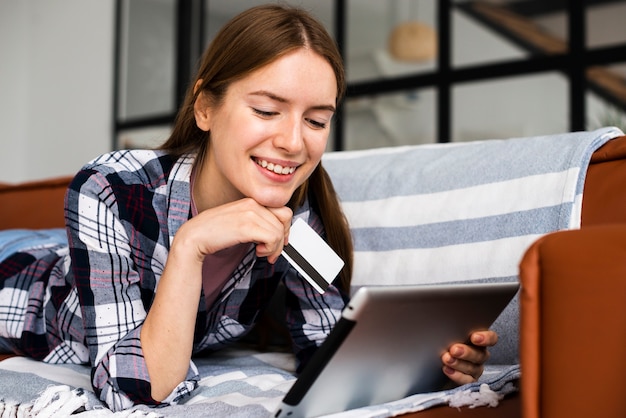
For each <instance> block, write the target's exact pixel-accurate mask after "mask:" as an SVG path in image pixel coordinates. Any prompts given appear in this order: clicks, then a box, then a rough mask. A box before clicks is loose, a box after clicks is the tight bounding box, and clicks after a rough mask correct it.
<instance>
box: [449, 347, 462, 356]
mask: <svg viewBox="0 0 626 418" xmlns="http://www.w3.org/2000/svg"><path fill="white" fill-rule="evenodd" d="M452 351H453V352H452V355H453V356H454V357H459V356H462V355H463V348H461V347H454V349H453V350H452Z"/></svg>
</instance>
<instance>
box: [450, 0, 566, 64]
mask: <svg viewBox="0 0 626 418" xmlns="http://www.w3.org/2000/svg"><path fill="white" fill-rule="evenodd" d="M454 3H455V7H454V10H453V14H452V27H453V31H452V63H453V66H457V67H458V66H466V65H477V64H487V63H493V62H498V61H510V60H515V59H524V58H527V57H529V56H530V55H532V54H535V53H537V54H552V53H563V52H566V51H567V14H566V12H565V9H564V6H563V4H564V3H563V2H555V1H554V0H552V1H542V2H515V1H513V2H501V1H493V0H492V1H466V0H458V1H455V2H454Z"/></svg>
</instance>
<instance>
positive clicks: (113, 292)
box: [66, 170, 199, 410]
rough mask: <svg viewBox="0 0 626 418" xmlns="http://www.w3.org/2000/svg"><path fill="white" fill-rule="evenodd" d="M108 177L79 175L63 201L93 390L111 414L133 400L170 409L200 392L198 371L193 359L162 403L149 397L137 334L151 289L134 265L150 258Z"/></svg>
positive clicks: (149, 391) (89, 172)
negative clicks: (124, 216)
mask: <svg viewBox="0 0 626 418" xmlns="http://www.w3.org/2000/svg"><path fill="white" fill-rule="evenodd" d="M112 175H114V174H110V175H109V176H112ZM109 179H110V177H108V176H105V175H103V174H102V173H100V172H97V171H94V170H83V171H81V172H79V173H78V175H77V176H76V177H75V179H74V181H73V182H72V184H71V185H70V188H69V190H68V194H67V197H66V223H67V229H68V237H69V247H70V256H71V259H72V267H71V274H72V275H73V278H74V281H75V285H76V288H77V290H78V295H79V300H80V305H81V313H82V316H83V322H84V327H85V343H86V345H87V347H88V349H89V355H90V361H91V364H92V373H91V376H92V384H93V388H94V390H95V392H96V393H97V394H98V395H99V397H100V399H101V400H102V401H104V402H105V403H106V404H107V405H108V406H109V408H111V409H112V410H122V409H126V408H129V407H131V406H132V405H134V404H137V403H141V404H148V405H157V404H168V403H170V404H175V403H178V402H179V401H180V400H181V399H182V398H183V397H185V396H186V395H188V394H190V392H191V391H193V390H194V389H195V388H196V387H197V384H198V380H199V376H198V371H197V369H196V367H195V365H194V364H193V362H191V360H190V366H189V370H188V372H187V378H186V380H185V381H183V382H181V383H180V384H179V385H178V386H177V387H176V388H175V390H174V391H173V392H172V393H171V394H170V396H169V397H168V398H167V399H166V400H165V401H163V402H157V401H155V400H154V399H153V398H152V397H151V385H150V378H149V375H148V370H147V367H146V363H145V360H144V357H143V352H142V348H141V341H140V334H141V328H142V324H143V322H144V320H145V318H146V305H145V304H144V300H143V299H142V296H143V298H146V299H147V300H149V301H150V302H151V300H152V297H153V294H154V289H146V288H143V287H142V285H141V275H140V273H139V272H138V271H137V269H136V265H137V264H136V262H137V260H138V259H140V260H141V262H142V263H143V264H145V263H146V262H149V259H150V257H151V256H152V255H151V254H146V251H145V249H144V248H137V246H138V245H137V242H139V241H137V240H136V239H133V240H131V237H132V236H133V234H137V233H138V232H137V231H136V230H135V229H134V228H133V226H132V223H131V222H128V220H126V219H123V217H122V216H120V207H123V206H124V205H125V204H126V203H127V202H123V201H120V198H119V196H116V193H115V191H114V188H113V187H112V186H111V183H110V180H109ZM133 238H135V237H133Z"/></svg>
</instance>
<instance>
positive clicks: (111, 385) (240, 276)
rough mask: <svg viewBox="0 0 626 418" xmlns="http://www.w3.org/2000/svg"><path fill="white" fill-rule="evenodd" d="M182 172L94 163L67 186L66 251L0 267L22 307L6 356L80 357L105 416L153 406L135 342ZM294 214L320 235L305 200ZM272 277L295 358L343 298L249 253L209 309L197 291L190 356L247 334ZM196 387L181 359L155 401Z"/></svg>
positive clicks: (185, 197)
mask: <svg viewBox="0 0 626 418" xmlns="http://www.w3.org/2000/svg"><path fill="white" fill-rule="evenodd" d="M192 164H193V156H191V155H187V156H183V157H181V158H180V159H178V160H174V159H172V158H171V157H170V156H169V155H167V154H165V153H162V152H158V151H145V150H133V151H116V152H113V153H109V154H105V155H103V156H101V157H99V158H97V159H95V160H94V161H92V162H91V163H89V164H87V165H86V166H85V167H83V169H82V170H81V171H80V172H79V173H78V174H77V175H76V177H75V179H74V181H73V182H72V184H71V185H70V188H69V190H68V194H67V198H66V223H67V232H68V237H69V253H68V252H67V251H66V252H65V253H63V251H62V250H61V252H58V251H56V252H55V251H48V252H47V253H45V254H43V255H42V254H37V253H35V254H33V252H31V251H23V252H20V253H19V254H16V255H13V256H11V257H9V258H7V259H6V260H4V261H3V262H1V263H0V283H1V284H0V294H3V295H14V300H8V301H7V300H6V298H8V299H11V297H12V296H7V297H6V298H5V297H0V303H1V304H2V305H3V306H7V305H10V306H13V305H15V306H28V309H34V311H33V319H32V320H29V321H24V322H23V329H22V330H21V332H20V330H16V331H15V332H13V333H12V334H7V335H5V337H10V339H9V341H10V342H11V343H12V344H15V346H16V350H17V351H20V352H24V353H27V354H28V355H31V356H33V357H35V358H40V359H44V360H46V361H51V362H67V361H73V362H86V361H90V362H91V364H92V383H93V386H94V390H95V391H96V393H97V394H98V395H99V397H100V399H102V400H103V401H104V402H106V403H107V405H108V406H109V407H110V408H111V409H113V410H120V409H125V408H128V407H130V406H132V405H133V404H135V403H145V404H156V403H157V402H156V401H154V400H153V399H152V398H151V396H150V381H149V380H150V379H149V377H148V371H147V368H146V365H145V361H144V359H143V354H142V350H141V344H140V339H139V336H140V333H141V327H142V324H143V321H144V319H145V317H146V313H147V311H148V310H149V309H150V305H151V303H152V301H153V298H154V294H155V289H156V287H157V283H158V280H159V278H160V276H161V274H162V272H163V269H164V266H165V262H166V260H167V255H168V250H169V246H170V243H171V242H172V239H173V237H174V235H175V233H176V231H177V230H178V229H179V228H180V226H181V225H182V224H183V223H184V222H185V221H186V220H188V219H189V217H190V213H191V210H190V202H191V200H190V187H189V179H190V175H191V167H192ZM294 217H296V218H297V217H302V218H304V219H305V220H307V221H308V222H309V224H310V225H311V226H312V227H313V228H314V229H316V231H318V233H320V234H323V226H322V224H321V222H320V220H319V218H318V216H317V215H316V214H315V213H314V212H313V211H311V210H310V209H309V207H308V204H306V205H305V206H304V207H302V208H299V209H298V210H297V211H296V213H295V215H294ZM70 259H71V263H70V262H69V260H70ZM281 281H282V282H283V283H284V284H285V285H286V286H285V287H286V289H287V297H286V304H287V323H288V326H289V328H290V331H291V335H292V338H293V341H294V347H295V350H296V355H297V356H298V359H299V360H300V361H301V362H305V361H306V360H307V359H308V358H309V357H310V355H311V353H312V351H314V350H315V348H316V347H317V346H319V344H321V342H322V341H323V340H324V339H325V338H326V336H327V335H328V332H329V331H330V329H331V328H332V327H333V325H334V324H335V322H336V321H337V319H338V317H339V315H340V312H341V309H343V307H344V304H345V300H344V298H343V297H342V295H341V294H340V293H339V291H338V290H337V289H336V288H335V287H334V286H331V287H330V288H329V290H328V291H327V292H326V293H325V294H324V295H320V294H318V293H317V292H316V291H314V290H313V289H312V288H311V287H310V286H309V285H308V284H307V283H306V282H305V281H304V279H302V278H301V277H300V276H299V274H298V273H297V272H296V271H295V270H294V269H293V268H291V266H290V265H289V264H288V263H287V262H286V260H284V259H283V258H280V259H279V261H278V262H277V263H275V264H274V265H271V264H269V263H268V262H267V261H266V259H265V258H257V257H256V255H255V252H254V249H253V247H252V249H251V250H250V252H249V253H248V254H247V255H246V256H245V257H244V260H243V261H242V263H241V264H240V265H239V266H238V267H237V268H236V269H235V271H234V273H233V274H232V277H231V278H230V279H229V280H228V281H227V283H226V285H225V286H224V288H223V290H222V292H221V293H220V295H219V296H218V298H217V300H216V302H215V303H214V304H213V306H211V307H207V306H206V304H205V299H204V295H201V297H200V300H199V301H198V314H197V320H196V326H195V329H196V333H195V338H194V352H195V353H199V352H202V351H207V350H216V349H219V348H221V347H223V346H225V345H227V344H228V343H231V342H232V341H234V340H236V339H238V338H239V337H241V336H242V335H244V334H245V333H247V332H248V331H249V330H250V329H251V328H252V326H253V325H254V324H255V322H256V320H257V317H258V314H259V311H260V310H262V309H263V308H264V307H265V306H266V305H267V303H268V302H269V300H270V298H271V296H272V295H273V293H274V291H275V289H276V287H277V286H278V284H279V282H281ZM52 284H55V285H56V287H55V288H54V289H50V286H51V285H52ZM35 289H37V291H33V290H35ZM0 308H1V307H0ZM16 309H18V308H16ZM50 318H52V319H50ZM16 323H18V324H20V321H19V320H18V321H16ZM14 328H15V327H14ZM17 328H19V325H17ZM0 330H2V328H0ZM0 335H1V334H0ZM198 380H199V376H198V372H197V368H196V366H195V365H194V363H193V361H191V362H190V365H189V370H188V373H187V378H186V380H185V381H183V382H181V383H180V384H179V386H178V387H177V388H176V389H175V390H174V391H173V392H172V393H171V395H170V396H169V397H168V398H167V399H166V400H165V401H164V402H163V403H165V404H175V403H178V402H179V401H180V400H181V399H182V398H184V397H186V396H187V395H189V394H190V393H191V392H192V391H193V390H194V389H195V388H196V387H197V385H198Z"/></svg>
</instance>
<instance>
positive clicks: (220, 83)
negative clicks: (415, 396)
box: [0, 5, 497, 410]
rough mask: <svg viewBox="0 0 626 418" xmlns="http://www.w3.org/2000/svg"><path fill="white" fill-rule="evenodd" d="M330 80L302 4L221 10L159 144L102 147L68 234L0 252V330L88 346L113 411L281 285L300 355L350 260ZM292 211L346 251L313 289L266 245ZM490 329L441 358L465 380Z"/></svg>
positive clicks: (328, 46) (8, 340)
mask: <svg viewBox="0 0 626 418" xmlns="http://www.w3.org/2000/svg"><path fill="white" fill-rule="evenodd" d="M344 90H345V81H344V74H343V67H342V63H341V58H340V55H339V53H338V51H337V48H336V46H335V43H334V41H333V40H332V38H331V37H330V36H329V35H328V33H327V32H326V30H325V29H324V27H323V26H322V25H321V24H320V23H319V22H318V21H317V20H315V19H314V18H313V17H312V16H311V15H309V14H308V13H306V12H304V11H302V10H300V9H296V8H290V7H283V6H277V5H268V6H260V7H256V8H252V9H249V10H247V11H245V12H243V13H242V14H240V15H239V16H237V17H235V18H234V19H233V20H232V21H231V22H229V23H228V24H227V25H226V26H225V27H224V28H223V29H222V31H221V32H220V33H219V34H218V35H217V37H216V38H215V40H214V41H213V42H212V43H211V45H210V46H209V48H208V49H207V51H206V53H205V55H204V57H203V59H202V62H201V65H200V69H199V71H198V74H197V75H196V77H195V79H194V80H193V82H192V83H191V85H190V89H189V91H188V92H187V95H186V98H185V101H184V103H183V105H182V107H181V109H180V111H179V113H178V116H177V119H176V122H175V126H174V129H173V131H172V134H171V136H170V138H169V139H168V140H167V141H166V142H165V144H163V146H162V147H160V149H158V150H132V151H116V152H112V153H109V154H105V155H102V156H100V157H98V158H96V159H94V160H93V161H91V162H89V163H88V164H86V165H85V166H84V167H83V168H82V169H81V170H80V171H79V172H78V174H77V175H76V176H75V177H74V179H73V181H72V183H71V185H70V187H69V190H68V193H67V197H66V200H65V219H66V230H67V237H68V239H69V242H68V246H63V245H55V246H54V247H42V246H34V247H32V248H27V249H24V250H23V251H20V252H19V253H17V254H12V255H10V256H9V257H8V258H7V259H6V260H5V261H3V262H0V281H1V282H2V283H3V288H2V289H0V300H2V301H3V303H6V305H7V306H10V308H11V309H9V310H8V312H0V340H1V342H2V343H3V344H1V345H0V347H8V348H10V349H11V350H12V351H14V352H18V353H23V354H27V355H29V356H31V357H33V358H36V359H40V360H43V361H47V362H55V363H62V362H75V363H87V362H89V363H90V364H91V367H92V372H91V377H92V384H93V387H94V391H95V392H96V394H97V395H98V396H99V397H100V399H101V400H102V401H104V402H105V403H107V404H108V405H109V407H110V408H111V409H114V410H119V409H125V408H128V407H131V406H132V405H134V404H138V403H140V404H149V405H162V404H176V403H178V402H180V401H181V400H183V399H184V398H185V397H187V396H188V395H190V393H191V392H192V391H193V390H194V389H195V388H196V387H197V386H198V381H199V380H200V376H199V374H198V369H197V367H196V365H195V363H194V360H193V356H194V354H197V353H200V352H206V351H214V350H218V349H221V348H223V347H225V346H227V345H228V344H230V343H232V342H233V341H236V340H237V339H239V338H240V337H242V336H244V335H245V334H246V333H248V332H249V331H250V330H251V329H252V328H253V326H254V325H255V323H256V322H257V321H258V320H259V317H260V315H259V314H260V312H262V311H263V310H264V309H265V308H266V307H267V305H268V304H269V302H270V300H271V299H272V297H273V295H274V293H275V291H276V289H277V288H278V286H279V285H281V286H282V287H283V288H284V290H285V293H286V296H285V298H284V300H283V301H281V302H282V303H284V304H285V308H286V309H285V312H286V318H285V323H286V326H287V328H288V330H289V333H290V338H291V343H292V346H293V350H294V352H295V354H296V357H297V360H298V365H299V368H300V369H301V368H302V367H304V366H305V365H306V363H307V362H308V360H309V359H310V357H311V355H312V354H313V353H314V352H315V351H316V349H317V347H319V346H320V344H321V343H322V342H323V341H324V340H325V338H326V337H327V336H328V333H329V332H330V330H331V329H332V328H333V326H334V325H335V323H336V321H337V320H338V318H339V316H340V313H341V311H342V309H343V308H344V306H345V303H346V300H347V298H348V292H349V287H350V279H351V274H352V241H351V236H350V231H349V229H348V225H347V222H346V219H345V217H344V215H343V212H342V210H341V207H340V205H339V202H338V199H337V196H336V194H335V191H334V188H333V185H332V183H331V181H330V178H329V176H328V174H327V173H326V171H325V170H324V168H323V167H322V165H321V164H320V159H321V157H322V154H323V152H324V149H325V148H326V142H327V139H328V135H329V132H330V125H331V121H332V117H333V114H334V111H335V108H336V107H337V103H338V101H339V100H341V98H342V96H343V93H344ZM297 219H301V220H303V221H305V222H307V223H308V224H309V225H310V226H311V227H312V228H313V229H314V230H315V231H316V232H317V233H318V234H319V235H320V236H322V237H323V238H324V239H325V240H326V241H327V242H328V243H329V245H330V246H331V247H332V248H333V249H334V250H335V252H337V253H338V254H339V256H340V257H341V258H342V259H343V260H344V261H345V266H344V268H343V270H342V271H341V272H340V273H339V275H338V276H337V278H336V279H335V280H334V281H333V282H332V283H331V285H330V286H329V287H328V288H327V289H326V291H325V292H324V293H319V292H318V291H317V290H315V289H314V288H313V287H312V286H311V285H310V284H309V283H308V282H307V281H306V280H305V279H304V278H303V277H302V276H301V275H300V274H299V273H298V272H297V271H296V269H295V268H293V267H292V266H291V265H290V264H289V263H288V262H287V260H286V259H285V258H284V257H280V254H281V252H282V250H283V247H284V246H285V244H286V243H287V241H288V239H289V232H290V227H291V224H292V222H294V221H295V220H297ZM157 289H158V291H157ZM24 295H28V297H25V296H24ZM48 295H53V297H48ZM27 307H28V309H27ZM33 307H36V308H37V309H34V308H33ZM496 338H497V336H495V334H493V333H491V332H482V333H475V334H474V335H472V343H473V345H472V346H469V345H464V344H456V345H453V346H452V347H451V349H450V350H451V351H450V352H449V353H446V354H445V355H444V357H443V361H444V362H445V364H446V366H445V367H444V372H445V373H446V374H447V375H448V376H449V377H450V378H451V379H452V380H454V381H455V382H457V383H464V382H466V381H469V380H474V379H476V378H477V377H478V376H479V375H480V374H481V372H482V364H483V362H484V361H485V360H486V358H487V353H486V350H485V347H486V346H489V345H492V344H494V343H495V341H496Z"/></svg>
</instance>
